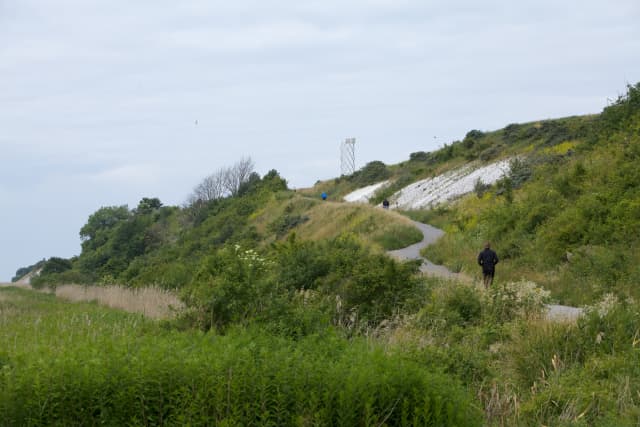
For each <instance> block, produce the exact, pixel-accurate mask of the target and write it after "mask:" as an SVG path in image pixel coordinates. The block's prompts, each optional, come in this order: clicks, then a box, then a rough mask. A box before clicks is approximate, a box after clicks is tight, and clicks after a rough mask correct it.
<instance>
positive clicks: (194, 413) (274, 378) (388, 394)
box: [0, 289, 481, 426]
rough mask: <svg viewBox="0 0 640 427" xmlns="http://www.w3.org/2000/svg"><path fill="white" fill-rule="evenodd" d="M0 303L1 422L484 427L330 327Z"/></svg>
mask: <svg viewBox="0 0 640 427" xmlns="http://www.w3.org/2000/svg"><path fill="white" fill-rule="evenodd" d="M0 296H1V297H2V299H0V322H1V324H2V328H1V329H0V343H1V347H0V348H2V353H0V419H2V420H3V425H7V426H12V425H16V426H17V425H95V424H108V425H283V426H287V425H338V426H352V425H371V426H372V425H380V424H385V425H432V426H447V425H451V426H454V425H463V424H464V425H469V426H474V425H480V424H481V414H480V411H479V410H478V409H477V408H475V407H474V406H473V405H472V403H471V396H469V394H468V393H467V392H466V391H465V390H464V389H463V387H462V386H461V385H460V384H458V383H456V382H452V381H451V379H450V378H447V377H446V376H445V375H443V374H442V373H439V372H430V370H428V369H425V368H424V366H421V365H420V364H419V363H416V362H414V361H411V360H407V359H406V358H404V357H402V355H401V354H399V353H397V352H395V353H388V352H385V351H383V349H382V348H381V347H379V346H377V345H371V344H370V343H367V342H365V341H364V340H362V339H356V340H352V341H350V342H348V341H346V340H345V339H343V338H340V337H339V336H337V335H335V334H333V333H332V332H331V331H330V330H327V331H325V332H324V333H323V334H322V335H317V336H309V337H307V338H305V339H303V340H299V341H293V340H290V339H286V338H282V337H277V336H273V335H269V334H265V333H264V332H263V331H256V330H252V329H247V330H244V329H234V330H232V331H229V333H228V334H227V335H225V336H218V335H214V334H204V333H200V332H197V331H189V332H177V331H175V330H171V329H163V328H161V326H160V325H158V324H156V323H152V322H150V321H147V320H145V319H143V318H141V317H139V316H138V315H132V314H124V313H119V312H113V311H109V310H108V309H103V308H99V307H98V306H95V305H89V304H83V305H69V304H64V303H61V302H58V301H56V300H54V299H52V297H50V296H48V295H43V294H36V293H29V292H25V291H20V290H17V289H10V290H6V289H4V290H1V291H0ZM16 343H19V345H16Z"/></svg>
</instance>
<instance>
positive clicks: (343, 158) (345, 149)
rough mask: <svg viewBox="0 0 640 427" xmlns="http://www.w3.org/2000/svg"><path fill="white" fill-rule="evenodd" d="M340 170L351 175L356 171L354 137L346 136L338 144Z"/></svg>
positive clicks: (343, 173)
mask: <svg viewBox="0 0 640 427" xmlns="http://www.w3.org/2000/svg"><path fill="white" fill-rule="evenodd" d="M340 171H341V172H342V175H351V174H353V173H354V172H355V171H356V139H355V138H347V139H345V140H344V142H343V143H342V144H341V145H340Z"/></svg>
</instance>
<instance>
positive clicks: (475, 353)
mask: <svg viewBox="0 0 640 427" xmlns="http://www.w3.org/2000/svg"><path fill="white" fill-rule="evenodd" d="M506 158H512V159H516V160H513V161H512V162H511V164H510V169H509V171H508V173H507V174H506V176H505V177H503V178H502V179H500V180H499V181H498V182H496V183H494V184H491V185H482V183H479V184H478V185H477V186H476V188H475V191H474V192H473V193H471V194H469V195H467V196H464V197H462V198H460V199H459V200H457V201H455V202H453V203H448V204H443V205H441V206H438V207H435V208H433V209H428V210H426V209H425V210H414V211H409V212H400V213H398V212H388V211H384V210H382V209H379V208H377V207H375V206H369V205H353V204H346V203H341V202H339V200H340V197H341V196H343V195H346V194H348V193H349V192H351V191H353V190H355V189H358V188H361V187H363V186H366V185H369V184H373V183H375V182H380V181H382V180H389V181H390V186H388V187H386V188H385V189H384V190H382V191H381V192H379V193H378V194H376V196H375V197H374V198H373V199H372V201H371V203H372V204H375V203H377V202H379V201H380V200H382V199H383V198H385V197H391V196H392V195H393V193H394V192H395V191H397V190H399V189H401V188H403V187H404V186H406V185H407V184H409V183H412V182H415V181H416V180H419V179H423V178H428V177H433V176H436V175H438V174H441V173H444V172H446V171H450V170H453V169H455V168H458V167H460V166H462V165H466V164H469V162H476V163H477V164H486V163H487V162H492V161H497V160H501V159H506ZM639 158H640V84H638V85H636V86H629V88H628V92H627V94H626V95H624V96H621V97H620V98H619V99H618V100H617V101H616V102H615V103H613V104H612V105H610V106H607V107H606V108H604V110H603V112H602V113H601V114H598V115H592V116H583V117H568V118H563V119H557V120H545V121H538V122H531V123H525V124H512V125H509V126H507V127H505V128H504V129H500V130H497V131H492V132H483V131H478V130H472V131H470V132H468V133H467V135H466V136H465V138H464V139H463V140H462V141H455V142H453V143H452V144H449V145H446V146H445V147H443V148H442V149H440V150H438V151H435V152H431V153H426V152H421V151H417V152H415V153H412V154H411V156H410V158H409V159H408V160H407V161H405V162H402V163H401V164H398V165H385V164H384V163H383V162H380V161H376V162H371V163H369V164H368V165H366V166H365V167H363V168H362V169H361V170H360V171H358V172H356V173H355V174H353V175H351V176H343V177H340V178H336V179H333V180H329V181H326V182H319V183H317V185H316V186H314V188H312V189H307V190H299V191H292V190H289V189H287V187H286V182H285V181H284V180H283V179H282V178H281V177H280V176H279V174H278V173H277V172H276V171H271V172H269V173H268V174H266V175H265V176H263V177H260V176H257V175H255V174H254V175H251V176H250V177H248V178H247V180H246V181H244V182H243V183H242V185H241V186H240V187H238V188H237V191H234V192H232V193H229V194H226V195H224V196H218V197H214V198H211V199H209V200H206V201H204V200H202V199H194V198H191V199H190V200H191V201H190V202H189V203H188V204H187V205H186V206H183V207H171V206H162V203H161V202H160V201H159V200H157V199H153V198H145V199H143V200H141V202H140V204H139V205H138V206H137V207H136V208H134V209H129V208H128V207H126V206H112V207H104V208H101V209H100V210H98V211H97V212H95V213H94V214H93V215H91V217H90V218H89V219H88V221H87V224H85V226H84V227H83V228H82V229H81V230H80V235H81V237H82V240H83V241H82V253H81V254H80V255H79V256H78V257H76V258H73V259H69V260H67V259H61V258H51V259H49V260H47V261H46V262H45V263H44V264H42V265H39V267H38V268H40V267H41V268H42V270H41V274H40V276H39V277H38V278H34V280H33V283H34V284H35V285H37V286H45V285H51V286H55V285H56V284H60V283H68V282H76V283H86V284H96V285H101V284H112V283H116V284H121V285H125V286H130V287H142V286H147V285H157V286H161V287H164V288H166V289H175V290H176V291H177V292H178V293H179V294H180V296H181V298H182V300H183V301H184V302H185V304H186V306H187V310H186V311H185V312H184V313H182V315H181V316H180V317H179V318H178V319H176V320H172V321H165V322H163V323H153V322H151V323H147V321H144V322H143V323H142V324H141V325H140V327H137V326H136V325H137V323H136V321H135V319H134V320H133V321H132V320H130V318H126V319H124V318H119V317H118V315H115V314H105V313H104V312H98V314H97V315H94V314H93V309H87V308H86V307H85V306H83V307H82V308H81V309H78V310H80V311H81V313H84V311H90V312H91V313H92V314H91V315H90V316H88V317H86V316H85V317H82V314H78V312H76V311H74V310H76V309H75V308H70V307H68V304H67V305H66V306H61V305H58V302H56V301H55V300H51V299H49V300H46V301H45V300H44V299H43V300H38V301H34V300H32V299H31V298H32V297H30V296H27V295H26V294H24V295H23V294H19V293H18V294H16V293H13V294H12V293H11V292H15V291H12V290H3V291H2V293H0V322H2V323H1V324H3V325H5V327H4V328H2V333H0V349H3V350H0V390H2V391H0V416H1V415H4V416H5V417H6V416H10V417H12V418H10V419H11V420H13V424H15V425H20V424H29V423H31V424H38V422H39V420H40V422H43V421H42V420H45V421H44V422H45V423H46V422H49V423H56V422H57V423H63V424H64V422H63V421H61V420H64V421H67V420H69V422H70V423H73V422H74V421H73V420H77V419H83V418H69V419H66V418H61V417H63V416H64V414H65V413H69V414H72V415H73V414H80V415H78V417H81V416H84V417H88V418H86V419H91V420H94V421H95V423H97V422H98V421H100V422H105V423H114V421H113V420H118V421H119V422H124V423H126V422H129V423H133V424H141V423H143V422H142V421H140V420H141V419H140V418H139V417H140V416H149V417H151V418H149V420H153V421H149V422H150V423H154V422H156V421H157V420H159V419H171V420H178V419H179V420H183V421H184V420H185V419H186V420H187V422H188V421H189V420H191V421H192V422H193V423H194V424H202V425H206V424H207V421H203V420H209V421H208V422H209V423H215V422H221V423H222V422H228V423H233V422H237V423H245V424H260V423H263V424H264V423H266V424H268V423H272V424H273V423H276V424H278V423H282V424H283V425H311V424H314V423H316V424H317V423H322V421H323V420H325V421H326V420H328V421H327V422H329V423H331V424H334V425H354V424H362V425H374V424H375V425H380V424H385V423H386V424H388V425H411V424H412V422H413V421H412V420H414V421H415V420H417V421H415V423H417V424H420V425H461V420H460V419H459V418H455V413H456V412H455V408H456V407H459V408H463V409H464V411H467V412H466V413H467V415H468V416H469V417H470V421H469V423H472V424H473V425H476V424H480V423H482V422H484V424H486V425H496V426H498V425H525V426H527V425H532V426H533V425H559V426H562V425H584V426H592V425H594V426H595V425H598V426H600V425H604V426H614V425H615V426H631V425H637V424H638V422H639V420H640V400H639V399H638V396H640V372H639V371H638V366H640V363H639V362H640V361H639V360H638V355H639V354H640V353H638V351H637V347H638V343H639V342H640V305H639V304H638V303H637V302H636V301H638V297H639V296H640V295H639V291H638V290H637V289H638V286H637V285H638V282H640V280H639V279H640V270H639V269H638V266H639V265H640V262H639V261H640V259H639V255H638V253H639V251H638V246H639V245H638V243H639V242H638V238H639V237H638V236H639V235H640V233H638V232H639V231H640V172H638V170H639V169H638V168H637V164H638V160H639ZM322 191H325V192H327V193H328V194H329V195H330V197H329V201H326V202H323V201H321V200H320V198H319V194H320V193H321V192H322ZM407 217H411V218H414V219H418V220H421V221H424V222H428V223H432V224H434V225H436V226H439V227H441V228H444V229H445V231H447V234H446V236H445V237H444V238H443V239H441V240H440V241H439V242H438V243H437V244H436V245H435V246H433V247H430V248H428V250H427V256H428V257H429V258H430V259H432V260H433V261H436V262H441V263H444V264H446V265H448V266H449V267H450V268H452V269H455V270H462V271H464V272H466V273H467V275H471V276H473V275H474V274H477V271H478V267H477V265H476V264H475V257H476V254H477V252H478V251H479V249H480V248H481V245H482V243H483V242H484V241H486V240H490V241H491V242H492V246H493V247H494V248H495V249H497V251H498V254H499V256H500V257H501V262H500V264H498V275H497V279H496V282H495V283H494V286H493V287H492V288H491V289H489V290H488V291H485V290H484V289H482V288H481V287H478V286H475V285H473V284H466V283H456V282H452V281H443V280H439V279H434V278H428V277H423V276H421V275H420V274H418V268H417V265H416V264H415V263H412V262H409V263H398V262H397V261H395V260H393V259H391V258H389V257H388V256H386V255H385V254H384V251H385V250H388V249H394V248H397V247H402V246H405V245H408V244H410V243H413V242H415V241H417V240H419V239H420V237H421V236H420V235H419V233H418V232H417V231H416V230H415V229H414V228H413V227H412V226H411V225H410V222H409V220H408V219H407ZM28 270H29V268H25V269H21V270H20V272H21V273H25V274H26V273H27V272H28ZM34 298H35V297H34ZM37 298H40V297H37ZM43 298H44V297H43ZM550 299H555V300H558V301H561V302H565V303H569V304H575V305H586V306H585V315H584V316H583V317H581V318H580V319H578V320H577V321H575V322H551V321H548V320H546V319H545V317H544V315H543V313H544V307H545V304H546V303H547V302H549V301H550ZM23 302H24V303H23ZM94 308H95V307H94ZM47 313H49V314H47ZM109 313H111V312H109ZM83 319H88V320H87V322H85V321H84V320H83ZM114 319H116V321H115V323H112V322H113V321H114ZM117 319H121V320H117ZM122 319H124V322H125V323H124V324H123V323H122V321H123V320H122ZM74 322H75V323H74ZM85 323H86V324H85ZM89 324H95V325H96V326H95V327H96V328H97V330H100V331H102V330H103V329H104V330H105V332H104V333H95V334H92V333H91V328H89V327H88V326H87V325H89ZM21 325H22V326H21ZM41 325H42V326H41ZM110 325H111V326H110ZM132 325H133V326H132ZM112 326H113V328H112ZM45 327H46V328H47V329H46V331H43V329H42V328H45ZM105 328H106V329H105ZM110 328H112V329H113V331H115V334H112V333H111V332H110V330H111V329H110ZM70 331H73V332H74V333H70ZM76 331H77V332H78V333H77V334H76V333H75V332H76ZM59 337H65V339H68V340H77V341H74V342H72V343H71V344H72V345H69V346H66V347H65V346H62V347H60V346H58V345H54V344H55V342H56V340H60V339H61V338H59ZM47 340H50V341H47ZM77 346H79V348H81V350H82V351H80V352H75V350H71V349H74V348H76V347H77ZM156 348H158V350H157V351H156V350H155V349H156ZM279 349H285V350H284V352H283V351H280V350H279ZM109 355H114V357H113V358H110V357H109ZM160 355H162V357H160ZM212 355H213V356H212ZM159 357H160V359H158V358H159ZM156 360H161V361H163V363H164V362H166V364H167V365H166V366H169V367H172V368H173V367H175V369H176V370H177V371H178V372H179V373H180V376H174V375H171V369H169V370H166V369H162V366H164V365H163V364H162V363H160V364H158V363H155V364H154V361H156ZM183 360H184V361H186V362H185V364H184V365H182V364H181V363H180V362H181V361H183ZM134 362H135V363H134ZM146 362H148V364H149V365H148V366H149V367H148V368H144V366H146ZM87 363H89V364H90V366H91V372H97V373H99V374H100V375H96V376H92V375H88V374H87V372H88V371H87V369H86V368H83V366H89V365H87ZM129 363H134V364H133V365H131V366H133V368H131V369H133V370H134V373H135V375H136V376H134V377H132V376H131V375H129V374H130V372H128V371H127V369H129V368H127V366H130V365H129ZM372 366H373V367H375V370H374V372H376V375H375V376H373V377H372V376H371V375H369V374H367V372H369V368H370V367H372ZM394 366H397V369H394ZM209 367H210V368H209ZM232 373H233V375H234V376H235V375H236V374H237V376H238V378H239V382H235V380H234V381H232ZM313 373H318V374H317V375H318V376H313ZM107 374H109V375H107ZM111 374H114V375H113V376H112V375H111ZM408 374H410V375H408ZM109 378H114V380H113V381H111V380H110V379H109ZM132 378H133V379H132ZM183 378H187V379H189V380H187V381H186V382H185V381H184V380H183ZM203 378H205V380H206V381H208V382H206V384H204V383H201V382H200V381H204V380H203ZM234 378H235V377H234ZM407 378H413V379H414V382H408V379H407ZM447 380H449V382H448V381H447ZM131 381H133V382H131ZM430 383H432V384H433V387H430V386H429V384H430ZM70 384H71V386H69V385H70ZM255 384H257V385H259V391H258V392H256V391H255V389H254V388H251V386H253V385H255ZM403 384H409V386H408V388H405V387H403V386H402V385H403ZM76 386H78V387H81V389H82V390H83V392H82V394H81V397H82V398H83V399H84V398H86V399H88V400H87V401H84V400H82V399H80V398H77V396H74V397H73V399H72V398H71V395H69V394H65V392H64V390H67V389H74V390H75V389H76V388H77V387H76ZM449 386H450V387H449ZM34 387H35V388H34ZM65 387H66V388H65ZM69 387H71V388H69ZM310 389H311V390H312V391H313V393H312V394H311V395H309V394H307V393H306V391H307V390H310ZM461 389H464V390H463V391H461ZM51 390H53V391H54V392H55V393H54V394H52V395H49V391H51ZM110 390H122V393H125V394H118V395H116V396H115V398H117V399H121V400H122V401H129V402H131V401H133V400H135V399H130V398H128V397H127V395H126V391H127V390H133V392H134V393H136V395H139V394H140V393H139V391H138V390H142V391H144V392H145V393H146V394H145V396H146V397H148V399H146V400H144V401H138V400H135V401H136V402H138V403H139V405H138V404H136V405H137V406H136V405H129V406H127V405H118V406H113V405H111V403H110V400H109V398H110V397H109V396H110ZM165 390H170V393H171V395H170V396H167V395H166V394H163V391H165ZM216 390H217V391H219V392H220V393H218V394H216V393H217V391H216ZM248 390H252V391H251V393H254V392H255V393H258V394H257V395H254V394H247V396H249V400H245V399H244V398H243V395H244V393H249V391H248ZM373 391H375V392H373ZM227 392H228V394H226V396H229V399H227V400H224V399H223V400H224V402H222V401H220V396H223V395H225V394H224V393H227ZM229 393H230V394H229ZM314 393H315V394H314ZM32 396H35V397H32ZM181 396H182V397H184V399H182V397H181ZM185 396H186V397H185ZM419 396H422V397H419ZM424 396H426V397H424ZM451 396H452V397H454V399H453V400H448V399H449V397H451ZM94 397H95V398H94ZM92 399H93V400H92ZM117 399H116V401H117V402H120V400H117ZM193 399H196V401H197V402H202V405H198V406H197V407H193V406H189V405H188V402H189V401H190V400H193ZM198 399H199V400H198ZM43 402H53V404H50V405H49V406H46V408H45V409H47V411H45V410H43V409H42V408H43V406H42V404H43ZM78 402H80V403H78ZM87 402H88V404H87ZM206 402H221V405H222V403H224V405H222V407H223V408H224V411H223V413H221V412H220V410H219V409H218V408H219V407H220V405H213V404H211V403H206ZM252 402H253V403H252ZM255 402H260V407H259V408H258V407H255V406H250V405H251V404H254V403H255ZM87 405H89V406H87ZM210 405H213V406H210ZM225 405H226V406H225ZM86 407H91V408H93V411H94V412H92V414H86V413H83V412H82V411H84V410H85V409H84V408H86ZM120 407H121V408H122V411H120V412H109V411H115V409H114V408H120ZM352 407H355V408H358V409H357V412H356V413H355V414H354V412H353V411H349V410H347V411H344V410H341V409H340V408H342V409H344V408H352ZM38 408H39V409H40V410H41V411H40V412H39V415H38V416H40V418H33V417H34V413H35V411H36V409H38ZM64 408H67V409H68V411H67V412H65V411H64ZM247 408H249V409H247ZM419 408H420V409H419ZM477 409H479V410H481V411H482V413H483V415H484V418H483V420H484V421H481V420H480V418H479V414H478V412H477V411H476V410H477ZM129 410H130V411H131V412H127V411H129ZM147 410H149V411H150V412H145V411H147ZM274 411H275V412H274ZM105 414H106V415H105ZM109 414H113V416H112V418H109V416H110V415H109ZM145 414H146V415H145ZM278 414H280V415H278ZM72 415H70V417H71V416H72ZM45 416H50V418H43V417H45ZM73 416H75V415H73ZM103 416H104V418H101V417H103ZM30 417H31V418H30ZM118 417H120V418H118ZM164 417H169V418H164ZM171 417H176V418H171ZM180 417H182V418H180ZM185 417H191V418H185ZM207 417H208V418H207ZM260 417H263V418H260ZM283 417H284V418H283ZM412 417H413V418H412ZM83 420H84V419H83ZM194 420H196V421H194ZM261 420H262V421H261ZM283 420H286V421H283ZM167 422H168V423H170V422H169V421H167ZM415 423H414V424H415ZM430 423H431V424H430ZM9 424H10V425H11V423H9Z"/></svg>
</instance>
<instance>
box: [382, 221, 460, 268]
mask: <svg viewBox="0 0 640 427" xmlns="http://www.w3.org/2000/svg"><path fill="white" fill-rule="evenodd" d="M413 225H415V226H416V227H417V228H418V229H419V230H420V231H421V232H422V235H423V238H422V241H420V242H418V243H415V244H413V245H411V246H407V247H406V248H402V249H396V250H394V251H389V252H388V253H389V255H391V256H392V257H394V258H396V259H399V260H401V261H404V260H413V259H421V260H422V264H421V265H420V271H422V272H423V273H426V274H428V275H430V276H437V277H444V278H446V279H460V280H466V279H467V277H466V276H464V275H462V274H459V273H454V272H453V271H451V270H449V269H448V268H447V267H445V266H444V265H438V264H434V263H432V262H431V261H429V260H428V259H426V258H424V257H423V256H421V255H420V250H422V249H423V248H426V247H427V246H429V245H432V244H434V243H435V242H436V241H437V240H438V239H439V238H440V237H442V236H443V235H444V231H442V230H440V229H439V228H436V227H434V226H432V225H429V224H423V223H421V222H418V221H413Z"/></svg>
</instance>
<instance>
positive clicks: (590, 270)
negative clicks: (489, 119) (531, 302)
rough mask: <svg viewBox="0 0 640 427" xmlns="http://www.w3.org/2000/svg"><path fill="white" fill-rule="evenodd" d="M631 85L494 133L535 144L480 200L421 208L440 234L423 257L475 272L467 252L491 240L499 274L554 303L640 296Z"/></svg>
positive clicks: (639, 176) (639, 195) (638, 182)
mask: <svg viewBox="0 0 640 427" xmlns="http://www.w3.org/2000/svg"><path fill="white" fill-rule="evenodd" d="M639 88H640V85H636V86H635V87H633V86H631V87H629V91H628V94H627V95H626V96H623V97H621V98H620V99H619V100H618V101H617V102H616V103H614V104H613V105H611V106H608V107H607V108H605V109H604V111H603V113H602V114H601V115H600V116H598V117H589V118H587V119H584V120H582V119H572V120H563V121H560V122H559V124H555V125H553V126H551V125H548V126H540V127H536V126H533V127H532V128H533V129H536V131H532V132H529V131H528V130H527V129H528V127H526V126H517V127H516V126H508V127H507V128H506V129H505V130H504V131H502V133H503V135H507V136H508V139H509V141H510V143H512V144H520V143H521V142H519V140H518V139H513V138H515V137H514V136H513V134H516V135H529V134H531V135H534V137H536V138H539V139H540V141H541V143H540V144H539V145H537V146H536V147H534V148H532V151H531V152H530V153H529V154H528V155H527V157H526V160H519V161H518V162H517V163H516V164H512V167H511V171H510V174H509V175H508V176H507V177H506V178H504V179H503V180H501V181H499V182H498V183H496V184H495V185H494V186H493V187H492V188H490V189H483V190H484V191H483V193H482V195H481V197H480V198H478V197H476V196H469V197H467V198H465V199H464V200H462V201H461V202H460V203H458V204H455V205H452V206H449V207H442V208H441V209H439V210H436V211H433V212H430V213H428V215H429V216H430V218H429V219H430V220H432V222H435V223H438V224H439V225H440V226H442V227H444V228H445V229H446V231H447V236H446V237H445V238H444V239H442V240H441V241H440V242H439V243H438V244H437V245H435V246H433V247H431V248H429V249H428V250H427V256H428V257H430V258H432V259H437V260H441V261H443V262H446V263H447V264H448V265H450V266H453V265H462V266H463V271H466V272H469V273H471V272H476V271H477V266H475V264H474V259H475V258H474V253H475V252H476V251H477V250H478V248H480V247H481V246H482V242H483V241H486V240H489V241H491V242H492V243H493V245H494V246H495V247H496V248H498V249H499V252H500V254H501V258H502V260H503V263H502V264H501V265H500V267H501V268H500V272H499V275H501V276H502V277H505V278H506V279H508V280H509V279H511V280H515V279H517V278H519V277H522V276H523V275H524V276H526V277H531V278H533V279H534V280H536V282H538V283H540V284H543V285H544V286H545V287H546V288H547V289H550V290H551V291H552V294H553V296H554V297H555V298H557V299H558V300H560V301H563V302H566V303H569V304H574V305H580V304H590V303H594V302H595V301H597V300H599V299H601V298H602V297H603V295H605V294H607V293H614V294H616V295H618V296H620V297H621V298H627V297H633V298H640V291H639V288H638V286H637V284H638V282H639V281H640V270H639V269H638V265H640V258H639V256H638V254H639V253H640V251H638V248H639V246H640V240H639V234H638V230H640V222H639V218H640V210H639V209H640V202H639V200H640V173H639V172H638V168H637V166H636V165H637V162H638V160H639V159H640V132H639V131H638V129H639V128H640V107H638V105H639V101H638V99H640V95H639V92H640V91H639ZM585 120H586V122H585ZM581 122H585V123H582V124H581ZM587 123H588V124H589V126H588V127H587ZM544 129H547V132H546V133H542V131H543V130H544ZM572 129H575V131H573V132H575V133H567V132H568V131H569V130H572ZM585 129H588V130H589V131H588V132H587V131H586V130H585ZM558 135H563V137H562V138H560V137H559V136H558ZM575 138H577V139H575ZM564 139H567V140H566V141H562V140H564Z"/></svg>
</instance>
